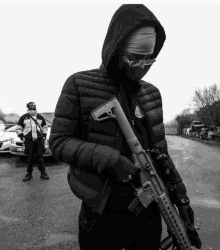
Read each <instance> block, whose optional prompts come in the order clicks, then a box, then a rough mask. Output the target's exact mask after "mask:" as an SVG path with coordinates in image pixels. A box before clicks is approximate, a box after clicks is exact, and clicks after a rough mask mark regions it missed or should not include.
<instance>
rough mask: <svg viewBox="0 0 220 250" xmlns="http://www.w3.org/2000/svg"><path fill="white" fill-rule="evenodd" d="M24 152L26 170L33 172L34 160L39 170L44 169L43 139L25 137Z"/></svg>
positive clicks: (42, 170)
mask: <svg viewBox="0 0 220 250" xmlns="http://www.w3.org/2000/svg"><path fill="white" fill-rule="evenodd" d="M24 143H25V152H26V154H27V163H28V166H27V172H28V173H32V172H33V164H34V160H35V161H36V163H37V166H38V169H39V171H40V172H44V171H45V167H44V161H43V154H44V139H43V138H38V139H37V140H35V141H33V140H29V139H25V142H24Z"/></svg>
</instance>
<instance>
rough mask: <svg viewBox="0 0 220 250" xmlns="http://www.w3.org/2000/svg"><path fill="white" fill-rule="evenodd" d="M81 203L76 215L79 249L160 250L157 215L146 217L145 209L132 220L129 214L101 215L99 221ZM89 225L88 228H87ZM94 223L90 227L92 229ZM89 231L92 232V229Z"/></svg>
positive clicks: (159, 218)
mask: <svg viewBox="0 0 220 250" xmlns="http://www.w3.org/2000/svg"><path fill="white" fill-rule="evenodd" d="M93 219H95V215H94V213H92V211H91V209H90V208H88V207H87V206H86V204H85V203H84V202H82V207H81V211H80V215H79V245H80V250H90V249H96V250H103V249H105V250H113V249H114V250H122V249H123V248H124V249H126V250H147V249H149V250H159V245H160V242H161V235H162V219H161V215H160V213H158V214H157V215H156V216H149V215H148V211H147V209H146V210H144V211H142V212H141V215H140V217H138V218H135V217H133V216H132V215H131V214H129V213H122V214H118V213H117V214H116V213H111V212H110V213H109V212H108V213H105V212H104V213H103V215H102V216H101V219H100V221H98V222H96V223H93ZM89 224H90V225H89ZM91 224H93V227H91ZM91 228H92V229H91Z"/></svg>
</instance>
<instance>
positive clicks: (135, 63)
mask: <svg viewBox="0 0 220 250" xmlns="http://www.w3.org/2000/svg"><path fill="white" fill-rule="evenodd" d="M123 61H124V62H126V63H128V65H129V67H138V66H140V65H152V64H153V63H154V62H155V61H156V59H147V60H143V59H142V60H134V61H130V60H129V59H128V58H127V57H126V56H123Z"/></svg>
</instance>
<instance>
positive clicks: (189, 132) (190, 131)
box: [186, 128, 192, 136]
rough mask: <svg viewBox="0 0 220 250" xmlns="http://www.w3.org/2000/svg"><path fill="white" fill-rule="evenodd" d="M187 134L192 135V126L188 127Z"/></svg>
mask: <svg viewBox="0 0 220 250" xmlns="http://www.w3.org/2000/svg"><path fill="white" fill-rule="evenodd" d="M186 136H192V130H191V128H187V129H186Z"/></svg>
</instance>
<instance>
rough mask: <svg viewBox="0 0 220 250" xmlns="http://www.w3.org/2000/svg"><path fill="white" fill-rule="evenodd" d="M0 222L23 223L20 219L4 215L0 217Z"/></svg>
mask: <svg viewBox="0 0 220 250" xmlns="http://www.w3.org/2000/svg"><path fill="white" fill-rule="evenodd" d="M0 220H3V221H5V222H8V223H10V222H11V223H12V222H20V221H22V220H21V219H18V218H15V217H8V216H4V215H0Z"/></svg>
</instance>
